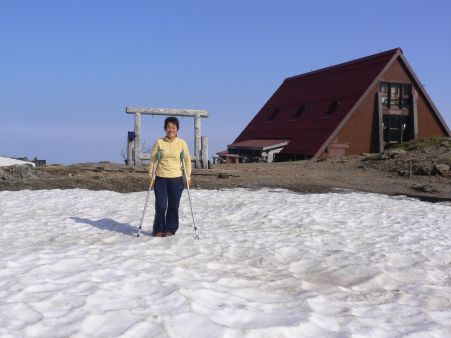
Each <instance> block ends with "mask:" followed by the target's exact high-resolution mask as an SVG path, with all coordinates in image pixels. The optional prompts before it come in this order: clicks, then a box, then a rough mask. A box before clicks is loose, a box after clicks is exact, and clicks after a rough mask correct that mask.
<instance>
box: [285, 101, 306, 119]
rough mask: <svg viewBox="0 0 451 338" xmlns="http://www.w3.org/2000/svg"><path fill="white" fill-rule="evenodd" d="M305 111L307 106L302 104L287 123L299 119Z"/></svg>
mask: <svg viewBox="0 0 451 338" xmlns="http://www.w3.org/2000/svg"><path fill="white" fill-rule="evenodd" d="M306 109H307V105H305V104H303V105H301V106H300V107H299V108H298V109H297V110H296V111H295V112H294V113H293V116H291V118H290V119H289V121H292V120H296V119H298V118H300V117H301V115H302V114H304V112H305V110H306Z"/></svg>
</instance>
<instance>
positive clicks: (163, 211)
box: [149, 117, 191, 237]
mask: <svg viewBox="0 0 451 338" xmlns="http://www.w3.org/2000/svg"><path fill="white" fill-rule="evenodd" d="M164 130H165V131H166V136H165V137H162V138H159V139H158V140H157V141H156V142H155V144H154V146H153V148H152V151H151V154H150V166H149V185H150V184H152V183H151V182H152V175H153V172H154V168H155V163H156V159H157V152H158V151H160V153H161V158H160V160H159V161H158V165H157V168H156V177H155V182H154V183H155V187H154V191H155V219H154V223H153V235H154V236H155V237H167V236H172V235H174V234H175V233H176V232H177V229H178V227H179V204H180V198H181V197H182V192H183V187H184V186H183V172H182V161H181V159H180V153H181V152H182V151H183V152H184V154H185V165H186V179H187V181H186V184H187V187H189V185H190V182H191V157H190V154H189V150H188V146H187V144H186V142H185V140H183V139H181V138H179V137H177V132H178V130H179V120H178V119H177V118H176V117H168V118H166V119H165V120H164Z"/></svg>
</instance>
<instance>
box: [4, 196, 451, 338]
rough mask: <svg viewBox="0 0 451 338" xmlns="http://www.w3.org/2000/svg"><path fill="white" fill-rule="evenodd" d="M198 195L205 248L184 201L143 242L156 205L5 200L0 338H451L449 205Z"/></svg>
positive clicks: (138, 199)
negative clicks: (162, 230)
mask: <svg viewBox="0 0 451 338" xmlns="http://www.w3.org/2000/svg"><path fill="white" fill-rule="evenodd" d="M191 192H192V198H193V203H194V212H195V216H196V219H197V223H198V226H199V228H200V229H201V240H199V241H196V240H194V239H193V238H192V236H191V234H192V230H191V215H190V212H189V203H188V199H187V194H186V192H184V194H183V197H182V201H181V207H180V216H181V223H182V224H181V228H180V231H179V232H178V233H177V235H176V236H173V237H170V238H152V237H150V236H149V233H148V232H147V236H144V237H141V238H139V239H138V238H136V237H134V233H135V230H136V226H137V225H138V224H139V220H140V215H141V210H142V207H143V203H144V200H145V194H146V193H145V192H141V193H130V194H120V193H115V192H110V191H97V192H96V191H88V190H80V189H74V190H41V191H27V190H24V191H18V192H0V336H1V337H10V336H11V337H119V336H121V337H165V336H168V337H271V338H272V337H349V336H351V337H399V336H407V337H451V205H450V204H445V203H442V204H431V203H427V202H421V201H417V200H414V199H410V198H403V197H389V196H385V195H379V194H368V193H356V192H351V193H344V194H343V193H341V194H339V193H328V194H298V193H293V192H289V191H287V190H282V189H261V190H246V189H231V190H219V191H215V190H212V191H207V190H192V191H191ZM153 202H154V200H153V196H152V200H151V203H152V205H153ZM152 205H151V206H152ZM152 220H153V208H152V207H151V208H150V212H149V214H148V217H147V220H146V224H147V229H149V228H150V224H151V223H152Z"/></svg>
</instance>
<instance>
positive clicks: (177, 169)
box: [149, 136, 191, 179]
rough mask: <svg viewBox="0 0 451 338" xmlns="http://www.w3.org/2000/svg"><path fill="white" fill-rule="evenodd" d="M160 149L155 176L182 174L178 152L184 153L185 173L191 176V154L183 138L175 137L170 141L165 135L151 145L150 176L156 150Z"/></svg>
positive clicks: (155, 157) (176, 175) (153, 166)
mask: <svg viewBox="0 0 451 338" xmlns="http://www.w3.org/2000/svg"><path fill="white" fill-rule="evenodd" d="M158 150H160V152H161V159H160V162H159V163H158V167H157V173H156V175H157V176H160V177H179V176H182V175H183V172H182V168H183V165H182V161H181V159H180V153H181V152H182V151H183V152H184V153H185V165H186V175H187V176H188V179H190V178H191V156H190V154H189V150H188V145H187V144H186V142H185V140H183V139H181V138H179V137H175V138H174V139H173V140H172V141H171V140H169V139H168V138H167V137H166V136H165V137H162V138H159V139H158V140H157V141H156V142H155V144H154V145H153V148H152V151H151V153H150V165H149V176H150V177H152V174H153V171H154V168H155V163H156V160H157V152H158Z"/></svg>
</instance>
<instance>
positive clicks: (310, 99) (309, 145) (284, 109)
mask: <svg viewBox="0 0 451 338" xmlns="http://www.w3.org/2000/svg"><path fill="white" fill-rule="evenodd" d="M435 135H442V136H450V130H449V128H448V126H447V125H446V123H445V121H444V120H443V118H442V116H441V115H440V113H439V111H438V109H437V108H436V106H435V105H434V103H433V102H432V100H431V98H430V97H429V95H428V94H427V92H426V90H425V89H424V87H423V85H422V84H421V82H420V81H419V80H418V78H417V76H416V75H415V73H414V71H413V70H412V67H411V66H410V65H409V63H408V62H407V60H406V58H405V57H404V55H403V53H402V50H401V49H400V48H396V49H392V50H389V51H386V52H383V53H378V54H375V55H371V56H367V57H364V58H361V59H357V60H353V61H350V62H346V63H342V64H339V65H335V66H331V67H327V68H323V69H319V70H316V71H312V72H309V73H305V74H302V75H298V76H294V77H290V78H287V79H285V80H284V81H283V83H282V85H281V86H280V87H279V88H278V89H277V90H276V92H275V93H274V94H273V95H272V96H271V98H270V99H269V100H268V102H266V104H265V105H264V106H263V107H262V108H261V110H260V111H259V112H258V113H257V115H256V116H255V117H254V118H253V119H252V120H251V121H250V123H249V124H248V125H247V126H246V128H245V129H244V130H243V131H242V132H241V134H240V135H239V136H238V137H237V138H236V140H235V141H234V142H233V144H230V145H228V149H227V151H224V152H221V153H218V154H219V155H220V156H221V157H226V158H227V157H232V158H233V157H234V158H235V159H238V158H240V160H244V161H246V160H250V161H252V160H253V159H256V158H263V159H265V160H267V161H268V162H271V161H272V160H273V159H275V160H282V161H283V160H290V159H306V158H318V157H335V156H342V155H350V154H360V153H362V152H382V151H384V149H386V148H387V147H388V146H389V145H390V144H393V143H398V142H405V141H408V140H410V139H417V138H423V137H429V136H435Z"/></svg>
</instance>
